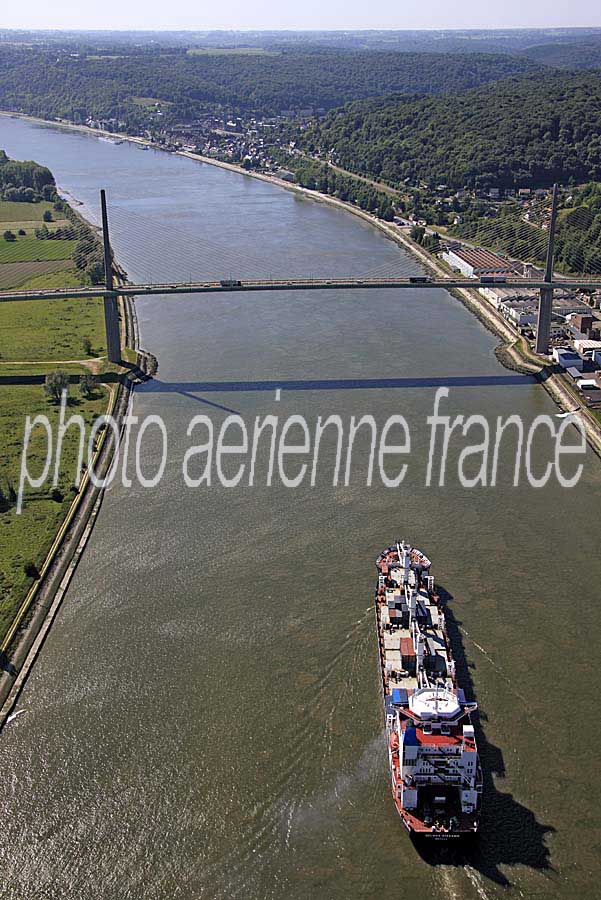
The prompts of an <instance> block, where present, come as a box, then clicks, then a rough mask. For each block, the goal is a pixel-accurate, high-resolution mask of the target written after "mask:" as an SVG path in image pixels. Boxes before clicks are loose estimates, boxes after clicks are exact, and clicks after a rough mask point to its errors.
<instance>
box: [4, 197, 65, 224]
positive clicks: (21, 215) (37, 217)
mask: <svg viewBox="0 0 601 900" xmlns="http://www.w3.org/2000/svg"><path fill="white" fill-rule="evenodd" d="M47 210H50V212H51V213H52V214H53V215H54V210H53V204H52V203H47V202H46V201H45V200H43V201H41V202H40V203H13V201H12V200H0V222H41V221H42V216H43V215H44V213H45V212H46V211H47Z"/></svg>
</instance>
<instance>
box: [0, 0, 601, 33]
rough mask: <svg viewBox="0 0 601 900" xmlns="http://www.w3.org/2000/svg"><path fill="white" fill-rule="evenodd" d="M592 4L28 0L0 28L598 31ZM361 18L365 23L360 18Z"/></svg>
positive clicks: (577, 0)
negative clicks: (297, 5) (152, 4)
mask: <svg viewBox="0 0 601 900" xmlns="http://www.w3.org/2000/svg"><path fill="white" fill-rule="evenodd" d="M598 9H599V8H598V4H597V3H594V2H593V0H574V2H572V3H565V2H564V3H561V4H553V5H551V6H550V5H549V4H548V3H547V2H544V0H531V2H529V3H528V4H524V2H523V0H506V3H505V4H504V6H503V7H502V8H499V7H495V8H494V9H493V8H491V9H484V8H483V6H482V4H481V3H480V2H479V0H464V2H463V3H462V4H461V6H460V7H458V6H455V7H450V6H449V4H448V3H447V2H444V0H431V2H430V3H429V4H428V5H427V7H422V8H421V9H420V10H419V11H415V12H414V11H412V12H410V13H407V12H404V11H403V10H399V8H398V4H397V3H396V2H394V0H384V2H381V3H379V4H378V6H377V7H375V8H374V7H371V9H370V11H369V12H368V13H366V11H365V5H364V4H363V3H360V2H358V0H346V2H342V0H336V2H333V3H330V4H328V5H327V6H325V5H324V4H323V3H321V2H320V0H307V2H306V3H305V4H304V5H303V8H302V10H300V11H299V10H287V9H282V7H281V4H278V3H276V2H275V0H258V2H257V3H255V4H254V5H253V7H252V9H249V8H248V5H247V4H245V3H243V2H242V0H225V2H222V3H221V4H219V5H218V6H217V7H215V8H212V7H211V8H209V9H204V10H202V12H199V11H198V9H197V6H196V4H195V3H193V2H192V0H173V2H172V3H170V4H169V6H168V7H167V8H166V9H165V8H164V7H163V8H159V7H157V8H156V9H153V8H150V9H149V8H148V4H147V3H145V2H143V0H126V2H123V0H102V2H101V0H90V2H89V3H87V4H86V5H85V6H81V5H79V4H74V3H73V2H70V0H57V2H55V3H53V4H52V5H51V6H49V4H48V3H47V2H45V0H44V2H42V0H30V2H29V3H28V4H27V6H24V7H21V8H18V9H17V8H12V9H6V10H5V11H4V14H3V17H2V19H3V20H2V22H0V28H3V29H15V30H32V31H35V30H48V31H96V30H98V31H370V30H371V31H374V30H375V31H405V30H406V31H415V30H423V31H437V30H448V31H451V30H480V29H487V30H497V29H498V30H501V29H512V30H515V29H520V28H544V29H549V28H596V27H601V16H600V15H599V11H598ZM366 20H368V21H366Z"/></svg>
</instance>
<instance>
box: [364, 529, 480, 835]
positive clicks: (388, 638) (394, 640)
mask: <svg viewBox="0 0 601 900" xmlns="http://www.w3.org/2000/svg"><path fill="white" fill-rule="evenodd" d="M376 566H377V569H378V582H377V587H376V592H375V609H376V623H377V629H378V647H379V659H380V674H381V687H382V693H383V699H384V712H385V717H386V735H387V740H388V757H389V762H390V777H391V790H392V797H393V800H394V804H395V807H396V810H397V812H398V814H399V816H400V818H401V821H402V822H403V824H404V825H405V827H406V828H407V830H408V831H409V832H410V833H411V835H412V836H413V837H415V838H420V839H421V838H425V839H428V840H433V839H434V840H443V841H446V840H450V839H459V838H461V837H462V836H467V835H471V836H473V835H475V833H476V832H477V831H478V823H479V815H480V807H481V800H482V769H481V766H480V760H479V757H478V748H477V746H476V737H475V733H474V725H473V719H472V717H473V714H474V712H475V710H476V709H477V704H476V703H474V702H468V701H467V700H466V697H465V692H464V690H463V688H462V687H461V686H460V685H459V684H458V683H457V677H456V670H455V661H454V659H453V654H452V651H451V645H450V642H449V638H448V635H447V627H446V620H445V610H444V604H443V602H442V601H441V599H440V597H439V595H438V593H437V590H436V587H435V584H434V578H433V576H432V575H431V574H430V566H431V562H430V560H429V559H428V557H427V556H426V555H425V554H424V553H422V552H421V551H420V550H417V549H416V548H415V547H412V546H410V545H409V544H406V543H405V542H404V541H397V542H396V543H395V544H394V545H393V546H391V547H388V548H387V549H386V550H384V551H383V553H381V554H380V556H378V558H377V560H376Z"/></svg>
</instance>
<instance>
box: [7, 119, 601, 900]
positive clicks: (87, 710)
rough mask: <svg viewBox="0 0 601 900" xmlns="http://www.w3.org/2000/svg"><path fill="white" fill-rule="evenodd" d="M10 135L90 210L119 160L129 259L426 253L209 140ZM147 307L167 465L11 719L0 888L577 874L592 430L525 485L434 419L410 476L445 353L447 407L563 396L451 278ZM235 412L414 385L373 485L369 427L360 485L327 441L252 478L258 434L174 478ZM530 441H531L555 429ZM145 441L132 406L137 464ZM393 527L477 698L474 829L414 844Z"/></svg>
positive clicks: (367, 261) (594, 508)
mask: <svg viewBox="0 0 601 900" xmlns="http://www.w3.org/2000/svg"><path fill="white" fill-rule="evenodd" d="M0 146H1V147H3V148H4V149H5V150H6V151H7V153H8V154H9V156H11V157H14V158H20V159H35V160H37V161H38V162H40V163H43V164H46V165H48V166H49V167H50V168H51V169H52V171H53V172H54V174H55V176H56V178H57V181H58V183H59V185H60V186H61V188H62V189H64V190H67V191H69V192H70V195H71V196H73V197H75V198H78V199H79V200H80V201H82V202H83V207H82V209H83V210H85V211H86V212H88V214H90V215H91V216H92V217H94V218H96V219H97V218H98V190H99V188H100V187H105V188H106V189H107V193H108V198H109V215H110V216H111V220H112V222H113V245H114V248H115V251H116V254H117V256H118V258H119V259H120V260H121V262H122V263H123V264H124V265H125V267H126V268H127V269H128V271H129V273H130V276H131V277H132V279H141V280H150V279H152V278H155V274H156V275H157V276H158V275H159V274H165V275H166V276H167V277H168V278H175V277H179V278H182V279H187V278H188V277H189V274H192V273H194V274H196V273H198V272H199V271H200V270H203V271H204V270H205V269H206V268H207V258H205V257H202V254H201V252H200V250H199V254H198V256H196V255H195V253H194V246H195V244H194V242H195V241H196V242H198V246H200V242H201V241H204V240H206V241H207V244H206V247H209V243H208V242H212V244H213V245H222V246H227V247H229V248H230V249H231V252H232V253H233V254H234V255H235V256H237V257H240V258H241V259H242V258H243V259H244V260H246V261H247V265H248V267H249V270H250V269H252V266H253V265H254V263H253V262H252V261H253V260H257V259H258V260H263V261H269V264H270V268H271V273H272V274H275V273H282V274H285V273H286V272H290V271H295V272H298V271H301V272H305V273H307V274H311V273H316V274H332V275H336V274H338V275H344V274H350V273H358V272H365V271H367V270H371V269H373V268H375V267H377V266H380V265H386V264H389V263H390V264H392V263H393V262H395V261H398V260H399V259H401V260H402V261H403V265H405V267H406V270H407V271H416V272H417V271H419V269H418V267H417V264H416V263H414V262H413V261H411V260H410V259H408V258H407V257H404V256H403V251H401V250H400V249H399V248H397V247H396V246H395V245H394V244H392V243H391V242H390V241H389V240H387V239H385V238H384V237H383V236H382V235H381V234H380V233H378V232H377V231H376V230H375V229H374V228H373V227H371V226H370V225H368V224H366V223H363V222H361V221H359V220H357V219H356V218H355V217H353V216H351V215H347V214H345V213H343V212H341V211H339V210H336V209H333V208H331V207H328V206H326V205H325V204H320V203H316V202H314V201H311V200H309V199H303V198H300V197H298V196H297V195H294V194H293V193H291V192H289V191H285V190H282V189H280V188H278V187H276V186H273V185H270V184H267V183H264V182H261V181H258V180H256V179H253V178H250V177H245V176H240V175H237V174H233V173H230V172H227V171H224V170H222V169H219V168H216V167H213V166H210V165H201V164H199V163H197V162H194V161H192V160H189V159H183V158H179V157H176V156H171V155H168V154H165V153H161V152H158V151H152V150H150V151H146V152H142V151H141V150H140V149H139V148H137V147H134V146H132V145H129V144H121V145H111V144H109V143H106V142H102V141H99V140H98V139H97V138H96V137H93V136H88V135H85V134H82V133H75V132H68V131H64V130H60V129H55V128H51V127H40V126H37V125H35V124H33V123H29V122H25V121H21V120H16V119H8V118H4V117H2V118H0ZM151 222H154V225H151V224H150V223H151ZM144 223H148V224H147V226H145V224H144ZM186 236H190V243H189V245H188V244H187V243H186V240H185V239H184V238H185V237H186ZM217 252H218V251H217V250H215V253H217ZM206 253H208V254H209V256H210V248H209V249H208V250H206ZM159 260H160V261H161V264H160V265H159V263H158V261H159ZM249 260H250V261H251V262H248V261H249ZM208 264H209V265H210V258H208ZM240 265H243V263H241V264H240ZM157 270H160V272H159V271H157ZM246 273H247V270H245V271H244V274H246ZM206 274H210V273H209V272H206ZM231 274H232V275H233V276H234V277H236V275H237V272H232V273H231ZM155 280H158V277H157V278H155ZM25 310H26V307H25V305H24V307H23V312H24V314H25ZM137 310H138V317H139V323H140V332H141V343H142V345H143V346H144V347H145V348H146V349H148V350H150V351H151V352H153V353H155V354H156V356H157V357H158V359H159V371H158V375H157V378H156V379H155V380H154V381H151V382H149V383H148V384H147V385H145V386H143V387H142V388H141V389H139V390H137V391H136V393H135V398H134V412H135V413H136V414H137V415H138V416H140V417H142V416H146V415H149V414H157V415H160V416H161V417H162V418H163V420H164V421H165V423H166V426H167V432H168V435H169V455H168V460H167V466H166V471H165V476H164V478H163V479H162V480H161V482H160V484H159V485H158V486H157V487H156V488H152V489H149V488H144V487H142V486H136V485H135V484H134V486H133V487H132V488H130V489H126V488H125V487H123V486H114V487H112V488H111V489H110V490H109V491H108V493H107V495H106V497H105V501H104V503H103V506H102V509H101V512H100V515H99V518H98V521H97V524H96V526H95V528H94V531H93V533H92V536H91V539H90V542H89V544H88V547H87V549H86V551H85V554H84V557H83V559H82V562H81V564H80V565H79V568H78V570H77V572H76V575H75V577H74V580H73V582H72V584H71V587H70V589H69V591H68V594H67V597H66V599H65V601H64V604H63V606H62V608H61V611H60V614H59V617H58V619H57V621H56V623H55V625H54V626H53V628H52V630H51V633H50V636H49V638H48V640H47V642H46V644H45V646H44V648H43V651H42V653H41V655H40V657H39V659H38V661H37V663H36V665H35V667H34V670H33V672H32V675H31V676H30V678H29V681H28V683H27V686H26V689H25V690H24V692H23V694H22V696H21V698H20V701H19V709H23V710H25V713H24V714H22V715H20V716H19V717H18V718H17V719H15V720H13V722H12V723H10V724H9V725H8V727H7V728H6V729H5V730H4V732H3V733H2V735H1V737H0V771H1V780H0V810H1V819H2V833H1V836H0V872H1V877H2V884H3V892H2V894H3V897H6V898H7V900H9V898H10V900H21V898H25V897H27V898H28V900H34V898H61V900H83V898H95V900H96V898H98V900H100V898H102V900H122V898H123V900H125V898H135V900H138V898H140V900H142V898H143V900H167V898H169V900H200V898H252V900H266V898H278V900H279V898H286V900H296V898H299V900H300V898H322V897H323V898H332V900H343V898H344V900H348V898H375V897H391V898H396V897H398V898H408V897H411V898H418V900H421V898H426V897H441V898H449V900H451V898H453V900H454V898H470V900H471V898H474V900H476V898H479V900H486V898H489V900H493V898H497V897H501V896H507V895H510V896H516V897H518V896H519V897H528V898H531V897H536V898H550V900H554V898H562V900H565V898H580V900H583V898H587V897H593V896H594V895H595V890H594V885H595V879H596V876H598V873H599V857H598V854H599V835H600V833H601V832H600V828H601V823H600V816H599V807H600V805H601V784H600V782H599V778H598V763H597V748H598V745H599V740H600V737H601V736H600V734H599V724H598V723H599V718H600V716H599V710H598V709H597V707H598V702H599V701H598V694H599V691H598V688H599V675H598V671H597V669H596V663H595V659H596V657H595V653H596V649H595V648H596V647H597V646H598V644H599V640H600V638H601V604H600V603H599V599H600V598H599V585H600V584H601V564H600V557H599V526H600V524H601V517H600V514H599V509H600V506H599V497H600V494H599V488H600V486H601V466H600V464H599V460H598V459H597V458H596V457H595V456H594V455H593V454H592V453H590V452H588V453H587V456H586V460H585V467H584V472H583V475H582V477H581V479H580V481H579V483H578V484H577V486H575V487H573V488H570V489H568V488H563V487H561V486H559V485H558V484H557V483H556V481H555V480H552V481H551V482H549V484H547V485H546V486H545V487H544V488H538V489H537V488H533V487H530V486H529V485H528V484H527V483H526V482H525V481H524V479H523V478H522V480H521V482H520V485H519V486H518V487H513V485H512V477H513V461H514V458H515V453H514V451H513V448H512V446H511V445H510V442H509V441H507V442H505V443H504V444H502V445H501V454H500V462H499V471H500V477H499V483H498V484H497V485H496V486H494V487H490V486H489V487H474V488H466V487H463V486H461V484H460V483H459V481H458V478H457V459H458V453H459V450H460V449H461V448H462V447H463V446H465V442H464V443H462V442H461V441H460V440H455V439H454V438H453V439H452V441H451V446H450V452H449V460H448V468H447V478H446V483H445V484H444V486H443V487H439V486H430V487H428V486H427V485H426V478H425V474H426V459H427V450H428V441H429V431H428V428H427V425H426V416H427V415H428V414H429V413H430V411H431V410H432V406H433V402H434V395H435V390H436V387H437V385H438V384H441V383H444V384H447V385H448V386H449V390H450V395H449V399H448V401H446V409H449V410H451V411H452V412H453V413H461V414H464V415H466V416H467V415H471V414H475V413H480V414H484V415H485V416H487V417H488V418H489V420H490V422H491V423H494V422H495V420H496V417H497V416H503V417H506V416H509V415H510V414H512V413H516V414H518V415H520V416H522V417H523V420H524V421H525V422H526V423H527V424H529V423H531V422H532V421H533V419H534V418H535V417H536V416H537V415H541V414H545V413H546V414H550V415H553V414H554V413H555V412H557V410H556V409H555V407H554V405H553V403H552V402H551V400H550V399H549V397H548V396H547V394H546V393H545V391H544V390H543V388H542V387H540V386H539V385H537V384H536V383H535V382H534V381H532V380H531V379H529V378H527V377H524V376H517V375H516V373H511V372H508V371H507V370H505V369H503V367H502V366H501V365H500V364H499V362H498V361H497V360H496V358H495V356H494V352H493V351H494V347H495V339H494V337H493V336H492V335H491V334H490V333H489V332H488V331H486V330H485V328H484V327H483V326H482V325H481V324H480V322H478V321H477V320H476V319H475V318H474V317H472V316H471V315H470V314H469V313H468V312H467V311H466V310H465V309H464V307H463V306H462V305H461V304H460V303H459V302H458V301H457V300H455V299H454V298H453V297H451V296H450V295H448V294H447V293H446V292H445V291H443V290H440V289H433V290H432V291H428V292H425V291H423V290H414V291H413V290H403V291H380V292H378V291H369V292H368V291H366V292H361V291H355V292H347V293H344V292H314V293H310V292H309V293H302V292H298V293H294V294H285V293H281V294H278V293H273V294H256V295H247V294H240V295H230V296H221V297H219V298H215V297H212V296H211V295H205V296H202V297H198V296H196V297H194V296H188V297H185V298H180V297H177V298H174V297H170V298H169V297H165V298H146V299H141V300H139V301H137ZM390 379H404V381H402V382H396V383H395V382H391V381H390ZM368 380H369V384H367V383H366V382H367V381H368ZM216 382H224V384H223V385H222V387H221V389H220V388H219V385H217V384H215V383H216ZM303 382H305V384H303ZM278 387H281V388H282V390H281V394H278V393H276V391H277V389H278ZM278 397H279V398H280V399H277V398H278ZM232 412H235V413H240V414H241V415H242V416H243V417H244V419H245V421H247V422H251V423H252V421H253V420H254V417H255V416H261V417H262V416H265V415H268V414H273V415H279V416H280V417H286V416H290V415H296V414H298V415H302V416H305V418H306V420H307V422H309V423H314V422H315V420H316V417H317V416H318V415H321V416H324V417H325V416H328V415H335V414H338V415H340V416H341V418H342V420H343V421H344V422H348V421H349V418H350V416H352V415H354V416H356V417H359V416H363V415H373V416H374V417H375V419H376V420H377V421H378V422H379V423H382V422H384V421H385V420H386V418H387V417H388V416H390V415H391V414H400V415H403V416H405V417H406V419H407V421H408V423H409V426H410V428H411V444H412V446H411V454H410V458H409V460H408V463H409V464H408V472H407V475H406V478H405V480H404V481H403V482H402V484H401V485H400V486H399V487H396V488H388V487H385V486H384V485H383V484H382V480H381V479H380V478H374V479H373V484H372V485H371V486H369V487H368V486H367V485H366V477H365V463H366V459H367V449H368V448H367V444H366V443H365V441H364V440H363V439H359V440H358V445H357V453H356V455H355V456H354V457H353V469H352V472H351V478H350V484H349V486H348V487H345V486H343V485H338V486H333V485H332V472H333V463H334V445H333V443H332V442H330V441H327V440H325V441H324V449H323V455H321V456H320V459H319V469H318V472H317V478H316V485H315V486H314V487H311V485H310V484H309V483H308V482H307V481H306V480H305V481H303V483H302V484H301V485H300V486H299V487H297V488H294V489H292V488H286V487H284V486H283V484H282V483H281V481H279V480H277V479H274V481H273V483H272V484H271V486H268V485H267V478H266V472H265V469H266V462H265V460H264V459H263V457H260V461H259V472H258V477H257V480H256V483H255V485H254V486H252V487H250V486H248V482H247V481H243V482H242V483H241V484H240V485H239V486H238V487H236V488H229V489H228V488H226V487H223V486H221V485H219V484H218V483H217V481H216V479H214V481H213V484H212V485H211V486H210V487H207V486H206V485H204V486H201V487H198V488H188V487H186V486H185V484H184V482H183V479H182V461H183V457H184V453H185V451H186V448H187V447H188V446H189V445H190V443H191V442H193V440H192V439H191V438H189V437H187V435H186V428H187V425H188V422H189V421H190V419H191V418H192V417H193V416H194V415H206V416H210V417H211V419H212V421H213V422H214V424H215V427H216V428H219V426H220V424H221V422H222V421H223V420H224V419H225V417H226V416H227V415H228V414H230V413H232ZM534 446H535V452H536V458H537V465H538V466H539V467H540V466H542V464H543V461H544V460H546V458H547V457H548V455H549V441H548V440H547V439H545V438H544V437H541V438H540V439H539V440H537V441H536V442H535V445H534ZM159 449H160V447H159V441H158V439H157V431H156V429H155V430H149V431H148V432H147V436H146V439H145V441H144V444H143V452H142V462H143V467H144V468H145V470H146V471H152V470H153V467H154V466H156V464H157V460H158V454H159ZM261 466H262V467H263V468H261ZM396 537H405V538H407V539H409V540H411V541H412V542H413V543H415V544H416V545H417V546H420V547H422V548H423V549H424V550H425V551H426V552H427V553H428V555H430V556H431V558H432V559H433V560H434V566H433V571H434V573H435V575H436V576H437V579H438V580H439V582H440V583H441V584H442V585H443V586H444V588H445V589H446V590H447V591H448V592H449V593H450V594H451V595H452V597H453V599H452V600H451V602H450V608H451V610H452V617H453V620H454V621H455V623H456V629H457V639H458V641H460V643H461V644H462V648H463V651H464V653H465V663H466V677H469V679H470V680H471V682H472V683H473V690H474V692H475V694H476V697H477V699H478V702H479V705H480V709H481V728H482V731H481V734H480V746H481V752H482V757H483V763H484V767H485V770H486V782H487V788H486V797H485V806H484V812H483V817H482V835H481V838H480V843H479V846H478V848H477V849H475V850H473V851H472V852H470V853H468V854H467V855H460V854H455V855H451V854H448V855H446V856H445V855H443V856H440V857H435V858H432V857H428V858H426V857H425V855H424V854H420V853H419V852H418V851H417V850H416V848H415V847H414V846H413V844H412V843H411V841H410V840H409V838H408V837H407V835H406V834H405V832H404V831H403V830H402V827H401V825H400V823H399V822H398V821H397V819H396V814H395V812H394V809H393V804H392V800H391V798H390V795H389V793H388V773H387V760H386V751H385V746H384V743H383V719H382V712H381V705H380V697H379V688H378V675H377V656H376V643H375V635H374V628H373V613H372V591H373V584H374V578H375V568H374V559H375V557H376V555H377V554H378V552H379V551H380V549H381V548H382V547H384V546H386V545H388V544H389V543H390V541H391V540H392V539H394V538H396Z"/></svg>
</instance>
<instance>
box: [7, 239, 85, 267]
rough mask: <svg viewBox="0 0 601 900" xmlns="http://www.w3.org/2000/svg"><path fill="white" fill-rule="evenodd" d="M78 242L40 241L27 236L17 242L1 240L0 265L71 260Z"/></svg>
mask: <svg viewBox="0 0 601 900" xmlns="http://www.w3.org/2000/svg"><path fill="white" fill-rule="evenodd" d="M76 243H77V241H38V240H37V238H35V237H32V236H31V235H27V236H26V237H19V238H17V240H16V241H5V240H4V239H3V238H0V263H10V262H33V261H35V260H48V259H71V254H72V253H73V250H74V249H75V245H76Z"/></svg>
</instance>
